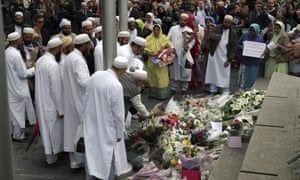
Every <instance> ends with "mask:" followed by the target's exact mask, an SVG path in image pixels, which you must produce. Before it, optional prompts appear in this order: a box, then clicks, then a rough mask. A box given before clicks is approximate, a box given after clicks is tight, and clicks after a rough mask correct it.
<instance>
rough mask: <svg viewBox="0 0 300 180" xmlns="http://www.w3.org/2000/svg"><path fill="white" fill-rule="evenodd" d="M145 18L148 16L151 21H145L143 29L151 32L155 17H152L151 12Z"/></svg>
mask: <svg viewBox="0 0 300 180" xmlns="http://www.w3.org/2000/svg"><path fill="white" fill-rule="evenodd" d="M146 16H150V17H151V20H149V21H148V20H146V21H145V23H144V24H145V27H147V28H148V29H150V30H151V31H152V30H153V21H154V19H155V17H154V14H153V13H152V12H148V13H147V14H146Z"/></svg>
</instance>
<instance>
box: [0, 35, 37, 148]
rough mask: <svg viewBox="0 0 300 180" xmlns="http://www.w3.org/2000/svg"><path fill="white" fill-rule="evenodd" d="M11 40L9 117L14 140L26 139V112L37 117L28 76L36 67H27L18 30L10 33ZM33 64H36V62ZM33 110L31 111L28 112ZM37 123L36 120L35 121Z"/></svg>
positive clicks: (6, 58)
mask: <svg viewBox="0 0 300 180" xmlns="http://www.w3.org/2000/svg"><path fill="white" fill-rule="evenodd" d="M7 40H8V42H9V46H8V48H7V49H6V50H5V61H6V77H7V88H8V103H9V117H10V122H11V125H12V126H11V127H12V134H13V141H18V142H22V143H24V142H26V141H25V133H24V128H25V112H27V116H28V114H32V115H33V116H34V117H35V112H34V109H33V105H32V101H31V97H30V93H29V87H28V82H27V78H29V77H32V76H34V74H35V68H34V67H32V68H29V69H27V68H26V65H25V63H24V60H23V59H22V56H21V53H20V51H19V50H18V49H19V48H20V44H21V35H20V34H19V33H18V32H13V33H10V34H9V35H8V37H7ZM32 63H33V66H35V64H34V62H32ZM28 110H31V112H28ZM34 123H35V122H34Z"/></svg>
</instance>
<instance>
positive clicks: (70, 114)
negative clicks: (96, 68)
mask: <svg viewBox="0 0 300 180" xmlns="http://www.w3.org/2000/svg"><path fill="white" fill-rule="evenodd" d="M89 79H90V73H89V69H88V66H87V64H86V61H85V59H84V57H83V55H82V53H81V52H80V51H79V50H78V49H76V48H75V49H74V50H73V51H72V52H71V53H70V54H68V55H67V56H66V58H65V65H64V79H63V99H64V112H65V114H64V150H65V151H66V152H75V146H74V136H75V133H76V131H77V128H78V126H79V124H80V122H81V121H82V113H83V109H84V106H83V96H84V94H85V90H86V86H87V84H88V82H89Z"/></svg>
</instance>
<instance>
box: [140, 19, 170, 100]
mask: <svg viewBox="0 0 300 180" xmlns="http://www.w3.org/2000/svg"><path fill="white" fill-rule="evenodd" d="M170 47H171V43H170V41H169V40H168V38H167V37H166V36H165V35H164V34H163V33H162V30H161V27H160V25H158V24H155V25H154V26H153V32H152V33H151V34H150V35H149V36H148V37H147V38H146V47H145V51H146V52H147V54H148V56H149V58H148V60H147V62H146V67H147V71H148V78H149V87H150V88H149V97H150V98H156V99H167V98H168V97H169V96H170V88H169V83H170V81H169V75H168V74H169V73H168V66H163V67H159V66H158V65H157V64H154V63H153V62H152V57H154V56H157V54H158V53H160V52H161V51H162V50H164V49H166V48H170Z"/></svg>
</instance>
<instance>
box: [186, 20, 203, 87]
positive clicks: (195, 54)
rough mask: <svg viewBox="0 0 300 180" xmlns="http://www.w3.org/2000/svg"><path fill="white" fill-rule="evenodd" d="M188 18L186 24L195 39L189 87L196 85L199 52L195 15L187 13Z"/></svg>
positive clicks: (192, 49)
mask: <svg viewBox="0 0 300 180" xmlns="http://www.w3.org/2000/svg"><path fill="white" fill-rule="evenodd" d="M188 16H189V17H188V20H187V23H186V25H187V26H188V27H189V28H191V29H192V30H193V36H194V39H195V44H194V46H193V47H192V48H191V50H190V51H191V55H192V57H193V60H194V64H193V65H192V78H191V81H190V82H189V87H197V86H198V79H197V66H196V59H197V57H198V55H199V53H200V49H199V41H198V36H197V30H196V27H195V16H194V15H193V14H188Z"/></svg>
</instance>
